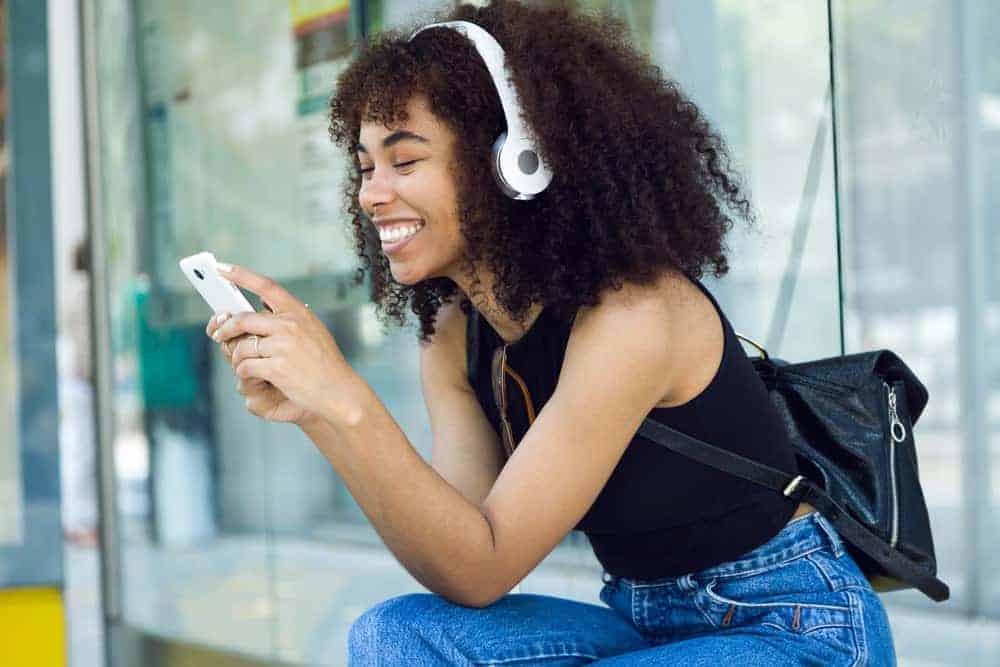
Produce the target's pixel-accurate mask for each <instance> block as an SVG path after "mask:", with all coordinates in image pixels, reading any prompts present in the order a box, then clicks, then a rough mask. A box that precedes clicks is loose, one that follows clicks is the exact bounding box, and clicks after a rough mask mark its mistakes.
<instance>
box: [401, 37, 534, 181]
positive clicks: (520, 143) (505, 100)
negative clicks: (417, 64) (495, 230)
mask: <svg viewBox="0 0 1000 667" xmlns="http://www.w3.org/2000/svg"><path fill="white" fill-rule="evenodd" d="M439 27H448V28H451V29H452V30H455V31H457V32H460V33H462V34H463V35H465V36H466V37H468V38H469V39H471V40H472V43H473V45H475V47H476V50H477V51H478V52H479V55H480V56H481V57H482V59H483V62H484V63H486V69H487V70H489V72H490V77H491V78H492V79H493V85H494V86H496V89H497V93H498V94H499V95H500V104H501V106H502V107H503V115H504V118H505V119H506V121H507V131H506V132H502V133H501V134H500V136H499V137H497V138H496V141H494V142H493V162H492V163H491V164H492V167H493V176H494V177H495V178H496V181H497V184H498V185H499V186H500V189H501V190H503V192H504V194H506V195H507V196H508V197H510V198H512V199H522V200H524V199H533V198H534V197H535V195H537V194H538V193H540V192H541V191H542V190H544V189H545V188H546V187H548V185H549V183H551V182H552V171H551V170H550V169H549V168H548V167H547V166H546V165H545V163H544V162H543V161H542V159H541V155H539V153H538V149H537V148H536V147H535V140H534V137H533V136H532V134H531V130H530V129H529V128H528V127H527V126H526V125H525V124H524V123H523V122H522V121H521V102H520V100H519V98H518V96H517V91H516V90H515V89H514V86H513V85H512V84H511V83H510V81H509V80H508V79H507V76H506V75H507V74H508V72H507V69H506V64H505V60H506V55H505V54H504V51H503V48H501V47H500V44H499V43H497V40H495V39H494V38H493V35H491V34H490V33H488V32H487V31H486V30H484V29H483V28H481V27H479V26H478V25H476V24H475V23H470V22H468V21H446V22H444V23H431V24H430V25H425V26H424V27H423V28H420V29H419V30H417V31H416V32H414V33H413V34H412V35H410V39H411V40H412V39H413V38H414V37H416V36H417V35H418V34H420V33H421V32H423V31H424V30H427V29H428V28H439Z"/></svg>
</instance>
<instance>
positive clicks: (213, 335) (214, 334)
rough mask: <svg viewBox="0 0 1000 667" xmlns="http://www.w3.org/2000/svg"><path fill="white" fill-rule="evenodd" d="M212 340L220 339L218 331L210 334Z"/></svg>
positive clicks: (217, 340)
mask: <svg viewBox="0 0 1000 667" xmlns="http://www.w3.org/2000/svg"><path fill="white" fill-rule="evenodd" d="M212 340H214V341H215V342H216V343H218V342H219V341H220V340H222V336H220V335H219V332H218V331H216V332H215V333H213V334H212Z"/></svg>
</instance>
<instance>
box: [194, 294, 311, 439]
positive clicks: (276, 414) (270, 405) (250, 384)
mask: <svg viewBox="0 0 1000 667" xmlns="http://www.w3.org/2000/svg"><path fill="white" fill-rule="evenodd" d="M227 319H229V317H228V313H224V314H222V315H216V316H215V317H213V318H212V319H210V320H209V321H208V326H207V327H205V333H206V335H208V337H209V338H211V337H212V334H213V333H215V330H216V329H218V328H219V327H220V326H222V324H223V323H224V322H225V321H226V320H227ZM250 338H252V336H240V337H239V338H234V339H232V340H229V341H223V342H222V343H219V349H220V350H222V356H224V357H225V358H226V362H227V363H228V364H229V365H230V366H232V365H233V354H235V353H236V349H237V347H238V346H239V345H250V344H251V341H250ZM236 391H238V392H239V393H241V394H242V395H243V396H245V397H246V407H247V410H249V411H250V412H251V413H252V414H254V415H257V416H258V417H263V418H264V419H267V420H268V421H275V422H293V423H296V424H298V423H301V422H303V421H305V420H306V419H307V418H309V417H310V413H309V412H308V411H307V410H305V409H303V408H301V407H299V406H298V405H296V404H295V403H293V402H292V401H290V400H288V397H287V396H285V394H284V393H282V391H281V390H280V389H278V388H277V387H275V386H274V385H273V384H271V383H270V382H266V381H264V380H258V379H255V378H250V379H246V380H244V379H239V380H237V382H236Z"/></svg>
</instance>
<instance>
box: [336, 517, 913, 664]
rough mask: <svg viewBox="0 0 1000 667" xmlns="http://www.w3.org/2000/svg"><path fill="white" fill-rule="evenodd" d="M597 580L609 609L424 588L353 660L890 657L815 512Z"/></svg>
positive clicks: (355, 649)
mask: <svg viewBox="0 0 1000 667" xmlns="http://www.w3.org/2000/svg"><path fill="white" fill-rule="evenodd" d="M678 548H683V546H682V545H679V546H678ZM604 582H605V583H604V588H603V589H601V592H600V598H601V600H602V601H603V602H604V603H605V604H606V605H607V608H605V607H601V606H598V605H593V604H585V603H582V602H576V601H572V600H563V599H560V598H554V597H548V596H542V595H506V596H504V597H503V598H501V599H500V600H498V601H497V602H495V603H494V604H492V605H490V606H489V607H486V608H483V609H476V608H470V607H463V606H460V605H457V604H453V603H451V602H449V601H448V600H446V599H444V598H443V597H441V596H438V595H431V594H426V593H423V594H414V595H404V596H402V597H397V598H393V599H390V600H387V601H385V602H383V603H381V604H379V605H376V606H375V607H373V608H372V609H370V610H369V611H367V612H365V613H364V614H363V615H362V616H361V617H360V618H359V619H358V620H357V621H356V622H355V623H354V625H353V626H352V627H351V632H350V638H349V644H350V647H349V650H350V664H351V665H357V666H359V667H360V666H362V665H411V666H413V667H418V666H423V665H516V666H518V667H520V666H521V665H534V664H538V665H582V664H586V663H591V662H598V663H599V664H600V665H666V664H675V663H676V664H680V665H684V666H685V667H694V666H695V665H712V666H713V667H715V666H716V665H720V664H734V665H740V667H754V666H756V665H767V666H768V667H773V666H775V665H822V666H823V667H832V666H834V665H866V666H870V665H894V664H896V657H895V652H894V650H893V646H892V637H891V636H890V632H889V619H888V618H887V617H886V613H885V609H884V608H883V606H882V602H881V601H880V600H879V597H878V596H877V595H876V594H875V592H874V591H873V590H872V588H871V586H870V585H869V584H868V582H867V580H866V579H865V578H864V576H863V575H862V574H861V571H860V570H859V569H858V566H857V564H856V563H855V562H854V560H853V559H852V558H851V557H850V555H848V553H847V552H846V551H845V550H844V545H843V543H842V542H841V540H840V537H839V536H838V535H837V533H836V532H835V531H834V528H833V526H831V525H830V523H829V522H828V521H827V520H826V519H825V518H824V517H823V516H822V515H820V514H818V513H812V514H807V515H805V516H803V517H799V518H797V519H794V520H793V521H791V522H790V523H789V524H788V525H786V526H785V527H784V528H782V530H781V532H779V533H778V535H776V536H775V537H774V538H773V539H771V540H770V541H768V542H767V543H766V544H764V545H762V546H760V547H758V548H757V549H754V550H753V551H751V552H750V553H748V554H746V555H744V556H743V557H741V558H739V559H738V560H735V561H732V562H729V563H723V564H722V565H717V566H715V567H711V568H708V569H705V570H701V571H700V572H695V573H693V574H686V575H683V576H680V577H670V578H666V579H657V580H654V581H637V580H633V579H625V578H619V577H613V576H610V575H608V574H606V573H605V575H604Z"/></svg>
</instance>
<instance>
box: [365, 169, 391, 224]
mask: <svg viewBox="0 0 1000 667" xmlns="http://www.w3.org/2000/svg"><path fill="white" fill-rule="evenodd" d="M395 196H396V193H395V190H394V189H393V187H392V183H391V179H390V178H388V177H387V176H386V174H385V171H384V170H381V173H380V170H378V169H375V170H373V171H370V172H368V180H366V181H363V182H362V183H361V190H360V191H359V192H358V201H359V203H360V204H361V207H362V208H363V209H365V210H366V211H370V212H371V213H373V214H374V212H375V207H376V206H380V205H382V204H389V203H391V202H392V200H393V199H394V198H395Z"/></svg>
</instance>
